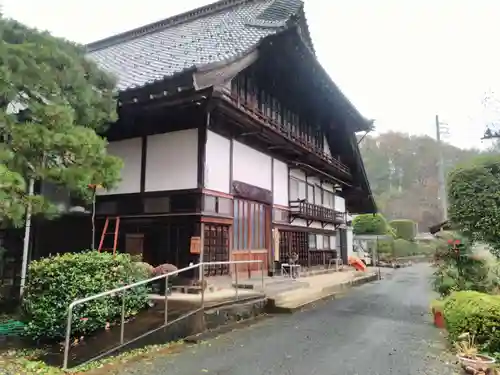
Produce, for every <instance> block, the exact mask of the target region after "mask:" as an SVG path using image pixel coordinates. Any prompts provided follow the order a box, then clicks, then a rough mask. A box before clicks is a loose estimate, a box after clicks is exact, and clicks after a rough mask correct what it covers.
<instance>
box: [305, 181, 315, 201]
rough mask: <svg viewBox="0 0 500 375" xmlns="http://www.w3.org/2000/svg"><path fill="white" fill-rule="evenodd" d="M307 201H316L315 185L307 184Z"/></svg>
mask: <svg viewBox="0 0 500 375" xmlns="http://www.w3.org/2000/svg"><path fill="white" fill-rule="evenodd" d="M307 201H308V202H309V203H314V185H311V184H307Z"/></svg>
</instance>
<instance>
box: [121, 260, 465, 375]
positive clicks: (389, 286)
mask: <svg viewBox="0 0 500 375" xmlns="http://www.w3.org/2000/svg"><path fill="white" fill-rule="evenodd" d="M430 273H431V269H430V267H429V266H428V265H425V264H417V265H414V266H412V267H408V268H404V269H399V270H394V271H390V272H389V273H388V274H386V276H387V277H386V278H385V279H384V280H382V281H378V282H376V283H372V284H367V285H364V286H361V287H358V288H356V289H353V290H352V291H350V292H349V293H348V294H347V295H346V296H345V297H344V298H341V299H338V300H333V301H329V302H323V303H321V304H320V305H318V306H316V308H315V309H311V310H308V311H303V312H300V313H296V314H293V315H287V316H277V317H274V318H271V319H267V320H264V321H262V322H260V323H258V324H256V325H254V326H251V327H249V328H247V329H242V330H238V331H233V332H231V333H229V334H226V335H222V336H221V337H219V338H217V339H214V340H211V341H210V342H207V343H204V344H200V345H197V346H193V347H191V348H189V349H187V350H186V351H183V352H182V353H179V354H176V355H170V356H165V357H158V358H154V359H152V360H148V361H147V362H146V361H144V362H139V363H136V364H134V365H132V366H131V367H129V368H127V369H123V370H122V371H121V372H120V375H146V374H147V375H197V374H208V375H337V374H338V375H358V374H359V375H388V374H400V375H418V374H423V375H424V374H425V375H434V374H435V375H438V374H439V375H452V374H455V373H456V371H454V368H453V367H452V366H449V365H447V364H446V363H445V362H444V359H443V358H444V357H445V355H444V354H443V353H442V349H443V348H442V344H441V339H440V334H439V331H438V330H437V329H435V328H434V327H433V326H432V325H431V318H430V315H429V314H428V306H429V302H430V299H431V298H432V294H431V292H430V290H429V284H428V276H429V275H430ZM448 359H449V357H448Z"/></svg>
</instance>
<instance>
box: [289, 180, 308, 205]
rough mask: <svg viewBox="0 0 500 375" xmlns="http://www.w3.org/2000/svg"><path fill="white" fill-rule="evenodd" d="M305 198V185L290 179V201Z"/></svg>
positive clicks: (302, 182)
mask: <svg viewBox="0 0 500 375" xmlns="http://www.w3.org/2000/svg"><path fill="white" fill-rule="evenodd" d="M305 198H306V183H305V182H304V181H301V180H299V179H297V178H294V177H290V200H291V201H298V200H301V199H305Z"/></svg>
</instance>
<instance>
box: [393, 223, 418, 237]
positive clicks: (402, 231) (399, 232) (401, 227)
mask: <svg viewBox="0 0 500 375" xmlns="http://www.w3.org/2000/svg"><path fill="white" fill-rule="evenodd" d="M389 225H390V226H391V227H392V228H393V229H394V232H395V233H396V238H401V239H403V240H406V241H413V240H414V239H415V236H416V235H417V233H416V225H415V222H414V221H412V220H406V219H399V220H392V221H391V222H390V223H389Z"/></svg>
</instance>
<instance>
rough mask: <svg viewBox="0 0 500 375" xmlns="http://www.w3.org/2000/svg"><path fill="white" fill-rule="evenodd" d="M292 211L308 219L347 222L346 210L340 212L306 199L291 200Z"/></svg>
mask: <svg viewBox="0 0 500 375" xmlns="http://www.w3.org/2000/svg"><path fill="white" fill-rule="evenodd" d="M290 213H291V214H292V215H294V216H297V217H301V218H304V219H308V220H318V221H322V222H329V223H334V224H343V223H345V222H346V215H345V212H338V211H335V210H334V209H331V208H327V207H322V206H318V205H316V204H313V203H308V202H305V201H292V202H290Z"/></svg>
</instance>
